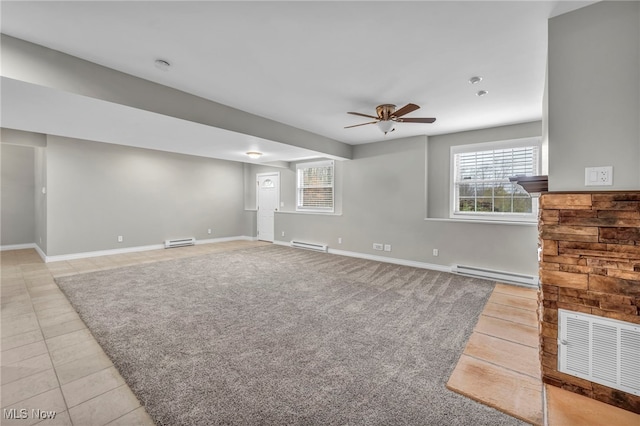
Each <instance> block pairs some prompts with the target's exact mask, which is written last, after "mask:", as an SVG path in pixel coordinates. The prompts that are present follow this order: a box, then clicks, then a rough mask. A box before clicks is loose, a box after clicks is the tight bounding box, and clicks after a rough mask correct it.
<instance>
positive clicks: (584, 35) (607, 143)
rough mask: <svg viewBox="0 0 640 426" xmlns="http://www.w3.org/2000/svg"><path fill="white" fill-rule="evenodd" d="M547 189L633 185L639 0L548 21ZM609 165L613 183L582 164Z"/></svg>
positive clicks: (638, 164) (637, 145) (638, 115)
mask: <svg viewBox="0 0 640 426" xmlns="http://www.w3.org/2000/svg"><path fill="white" fill-rule="evenodd" d="M548 97H549V188H550V189H551V190H553V191H572V190H581V191H586V190H623V189H636V190H637V189H640V2H624V1H622V2H619V1H611V2H609V1H606V2H599V3H596V4H593V5H590V6H587V7H584V8H582V9H578V10H576V11H574V12H571V13H567V14H564V15H560V16H557V17H555V18H551V19H550V20H549V95H548ZM593 166H613V175H614V177H613V186H598V187H586V186H585V185H584V168H585V167H593Z"/></svg>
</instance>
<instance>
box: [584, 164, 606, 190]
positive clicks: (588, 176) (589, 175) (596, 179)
mask: <svg viewBox="0 0 640 426" xmlns="http://www.w3.org/2000/svg"><path fill="white" fill-rule="evenodd" d="M584 185H585V186H611V185H613V167H611V166H606V167H585V169H584Z"/></svg>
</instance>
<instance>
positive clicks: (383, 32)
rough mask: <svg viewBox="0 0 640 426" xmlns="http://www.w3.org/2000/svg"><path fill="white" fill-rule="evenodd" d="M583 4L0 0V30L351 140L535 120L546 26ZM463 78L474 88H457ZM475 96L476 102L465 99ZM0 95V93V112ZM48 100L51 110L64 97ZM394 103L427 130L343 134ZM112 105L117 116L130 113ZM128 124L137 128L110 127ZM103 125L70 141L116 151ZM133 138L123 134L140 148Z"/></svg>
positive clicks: (181, 126) (367, 129)
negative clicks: (408, 107)
mask: <svg viewBox="0 0 640 426" xmlns="http://www.w3.org/2000/svg"><path fill="white" fill-rule="evenodd" d="M590 3H594V2H593V1H497V2H485V1H468V2H458V1H446V2H445V1H411V2H392V1H386V2H382V1H379V2H363V1H355V2H339V1H325V2H309V1H300V2H269V1H260V2H244V1H234V2H217V1H196V2H179V1H172V2H169V1H140V2H131V1H130V2H112V1H107V2H95V1H69V2H52V1H46V2H30V1H19V2H11V1H2V32H3V33H5V34H8V35H11V36H13V37H16V38H20V39H23V40H27V41H30V42H33V43H36V44H40V45H43V46H46V47H49V48H52V49H56V50H59V51H62V52H65V53H68V54H71V55H74V56H77V57H80V58H83V59H86V60H89V61H92V62H95V63H98V64H101V65H104V66H106V67H109V68H113V69H116V70H119V71H123V72H126V73H129V74H132V75H135V76H138V77H141V78H145V79H148V80H151V81H154V82H157V83H160V84H164V85H167V86H170V87H173V88H176V89H180V90H183V91H185V92H189V93H192V94H195V95H198V96H201V97H204V98H207V99H210V100H213V101H216V102H219V103H222V104H225V105H229V106H231V107H234V108H237V109H240V110H244V111H247V112H250V113H253V114H256V115H259V116H263V117H266V118H269V119H272V120H275V121H279V122H282V123H285V124H288V125H291V126H294V127H298V128H301V129H304V130H307V131H310V132H313V133H317V134H320V135H323V136H326V137H329V138H332V139H336V140H339V141H342V142H345V143H348V144H360V143H367V142H375V141H381V140H385V139H387V140H388V139H394V138H400V137H407V136H413V135H425V134H426V135H435V134H443V133H451V132H456V131H463V130H471V129H478V128H485V127H492V126H497V125H505V124H512V123H520V122H527V121H532V120H539V119H541V116H542V97H543V90H544V82H545V69H546V55H547V20H548V18H549V17H551V16H555V15H557V14H560V13H564V12H566V11H570V10H573V9H576V8H579V7H582V6H584V5H586V4H590ZM157 58H162V59H166V60H168V61H170V62H171V64H172V66H171V68H170V70H169V71H168V72H163V71H161V70H159V69H157V68H156V67H155V66H154V60H155V59H157ZM474 75H480V76H482V77H483V81H482V82H481V83H479V84H476V85H471V84H469V83H468V79H469V78H470V77H471V76H474ZM480 89H484V90H488V91H489V94H488V95H487V96H484V97H478V96H476V95H475V93H476V91H478V90H480ZM58 95H59V94H58ZM4 97H5V94H4V93H3V104H4ZM52 97H53V96H52ZM57 97H58V99H57V102H63V99H62V98H64V96H57ZM54 98H55V97H54ZM408 102H413V103H416V104H418V105H420V106H421V109H419V110H418V111H416V112H414V113H411V114H409V115H408V117H436V118H437V121H436V122H435V123H434V124H413V123H411V124H409V123H405V124H399V125H398V126H397V130H396V131H395V132H393V133H391V134H389V135H387V136H386V137H385V136H384V135H383V134H382V133H381V132H380V131H379V130H378V129H377V127H376V126H363V127H356V128H353V129H344V127H345V126H349V125H352V124H358V123H362V122H365V121H367V119H366V118H364V119H362V120H361V119H360V118H358V117H356V116H351V115H348V114H346V112H347V111H358V112H362V113H367V114H373V113H374V110H375V106H376V105H378V104H381V103H394V104H396V105H398V107H401V106H403V105H404V104H406V103H408ZM71 104H73V102H71ZM101 104H102V103H101V102H95V105H92V108H96V111H97V109H99V108H101V107H105V105H101ZM9 105H10V104H9ZM83 107H86V108H88V107H89V106H88V105H84V106H83ZM109 107H110V108H112V109H113V108H115V107H116V106H114V105H113V104H111V106H109ZM69 108H73V106H72V105H70V106H69ZM122 108H123V110H121V111H118V114H138V113H139V112H136V111H134V110H133V109H132V108H126V107H122ZM5 109H6V106H5ZM86 111H87V110H86ZM88 111H90V110H88ZM14 115H15V114H14ZM374 115H375V114H374ZM156 119H157V120H159V119H160V118H157V117H156ZM166 119H167V120H168V121H167V122H166V123H165V125H166V126H168V127H167V128H165V130H166V131H168V132H170V133H171V132H172V131H171V130H169V128H170V127H171V126H173V125H175V126H177V127H176V128H175V129H174V131H175V132H178V131H180V130H181V131H189V129H188V127H189V126H192V127H193V126H201V125H195V124H193V123H189V124H188V125H186V124H185V123H181V121H182V120H177V119H171V118H166ZM128 122H131V123H136V122H137V121H136V120H134V119H131V120H126V119H124V120H123V123H128ZM3 123H5V124H3V125H6V123H7V121H6V119H5V111H3ZM149 124H151V123H149ZM154 124H157V122H154ZM127 125H128V124H127ZM51 126H52V127H56V126H57V127H61V125H60V124H59V123H51ZM65 126H66V127H65V128H66V130H65V132H66V133H67V134H66V135H67V136H73V135H72V134H71V133H73V132H75V131H78V134H81V133H82V129H74V123H66V124H65ZM7 127H8V126H7ZM84 127H87V126H84ZM108 127H109V126H104V125H103V126H96V127H92V128H91V129H92V130H91V129H84V132H85V133H82V134H86V133H87V132H88V133H90V135H89V136H91V137H92V138H94V139H96V140H102V141H104V142H116V143H123V142H122V141H120V142H118V141H115V140H112V139H113V138H115V137H121V136H122V135H118V134H113V133H114V132H111V133H112V134H109V132H108V130H109V129H108ZM204 127H206V126H204ZM100 129H102V130H100ZM34 130H35V129H34ZM89 130H91V131H89ZM142 130H144V129H142ZM142 130H141V129H132V131H133V133H131V132H130V133H129V134H133V135H137V136H138V137H140V138H143V139H144V138H147V137H148V136H145V133H144V132H143V131H142ZM57 131H58V132H59V134H61V133H60V130H59V129H58V130H57ZM103 131H104V132H105V134H104V135H102V136H101V137H100V134H99V133H100V132H103ZM92 132H93V133H92ZM199 132H200V133H199ZM192 133H193V138H194V139H195V138H199V137H203V136H205V135H204V134H201V131H199V130H198V131H196V130H195V127H193V128H192V132H190V133H187V135H189V137H191V135H192ZM122 134H126V131H124V130H123V131H122ZM152 134H153V132H151V133H150V135H152ZM176 134H179V133H176ZM183 135H184V134H183ZM156 136H157V135H156ZM206 136H211V135H210V134H207V135H206ZM77 137H82V136H77ZM85 137H86V136H85ZM210 141H211V140H210V139H209V144H210ZM124 143H128V142H127V141H125V142H124ZM167 143H171V141H170V140H168V141H167ZM220 149H223V147H221V148H220ZM296 149H297V148H296ZM176 150H178V151H179V147H176ZM311 154H313V153H310V152H296V153H289V154H288V155H289V156H290V157H289V158H296V156H298V157H305V156H308V155H311ZM204 155H208V156H213V157H215V156H216V155H215V153H214V154H209V153H207V154H204ZM238 155H241V153H240V154H238ZM283 155H284V154H283ZM234 158H236V157H233V158H228V159H234ZM237 159H242V161H244V158H242V157H241V156H239V157H237ZM273 159H284V156H281V158H273ZM265 160H266V159H265Z"/></svg>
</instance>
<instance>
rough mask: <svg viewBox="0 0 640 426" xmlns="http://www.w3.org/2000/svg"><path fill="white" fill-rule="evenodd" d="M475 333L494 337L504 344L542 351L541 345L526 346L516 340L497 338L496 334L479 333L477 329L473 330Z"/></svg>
mask: <svg viewBox="0 0 640 426" xmlns="http://www.w3.org/2000/svg"><path fill="white" fill-rule="evenodd" d="M473 332H474V333H478V334H483V335H485V336H489V337H493V338H495V339H499V340H502V341H503V342H509V343H514V344H516V345H520V346H524V347H525V348H532V349H540V345H536V346H531V345H525V344H524V343H520V342H516V341H515V340H509V339H505V338H504V337H500V336H496V335H495V334H490V333H485V332H484V331H479V330H475V329H474V330H473Z"/></svg>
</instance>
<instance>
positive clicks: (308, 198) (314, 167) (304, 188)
mask: <svg viewBox="0 0 640 426" xmlns="http://www.w3.org/2000/svg"><path fill="white" fill-rule="evenodd" d="M296 169H297V208H298V209H299V210H318V211H333V187H334V167H333V162H332V161H323V162H319V163H309V164H298V165H297V166H296Z"/></svg>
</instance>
